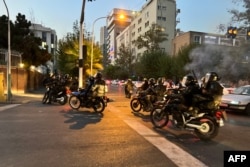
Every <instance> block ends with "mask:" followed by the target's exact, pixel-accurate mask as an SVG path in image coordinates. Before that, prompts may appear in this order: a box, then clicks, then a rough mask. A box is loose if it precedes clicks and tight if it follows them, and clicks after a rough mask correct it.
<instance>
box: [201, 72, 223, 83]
mask: <svg viewBox="0 0 250 167" xmlns="http://www.w3.org/2000/svg"><path fill="white" fill-rule="evenodd" d="M219 80H220V77H219V76H218V74H217V73H216V72H208V73H206V75H205V83H208V82H209V81H219Z"/></svg>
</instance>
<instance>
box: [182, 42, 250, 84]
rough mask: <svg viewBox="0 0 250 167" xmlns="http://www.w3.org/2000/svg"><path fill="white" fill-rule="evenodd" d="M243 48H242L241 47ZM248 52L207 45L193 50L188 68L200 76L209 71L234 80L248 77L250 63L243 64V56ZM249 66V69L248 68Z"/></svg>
mask: <svg viewBox="0 0 250 167" xmlns="http://www.w3.org/2000/svg"><path fill="white" fill-rule="evenodd" d="M240 50H242V49H240ZM244 55H246V53H244V52H243V53H241V52H239V50H238V48H237V49H236V47H228V46H220V45H205V46H200V47H197V48H195V49H193V50H192V52H191V53H190V55H189V58H190V60H191V63H190V64H187V65H186V66H185V69H186V70H193V71H194V72H195V74H196V75H197V77H198V78H201V77H203V76H204V75H205V74H206V73H207V72H211V71H213V72H216V73H217V74H218V75H219V76H220V77H221V79H222V80H224V81H232V82H235V81H236V80H239V79H242V78H244V77H246V75H247V74H246V73H247V71H249V68H248V65H244V64H242V60H243V59H242V58H243V57H244ZM247 68H248V69H247Z"/></svg>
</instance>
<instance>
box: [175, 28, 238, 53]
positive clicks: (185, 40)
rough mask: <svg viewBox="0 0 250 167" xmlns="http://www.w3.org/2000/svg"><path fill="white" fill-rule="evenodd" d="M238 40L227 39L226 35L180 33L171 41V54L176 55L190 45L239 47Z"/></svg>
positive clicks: (195, 32)
mask: <svg viewBox="0 0 250 167" xmlns="http://www.w3.org/2000/svg"><path fill="white" fill-rule="evenodd" d="M240 43H241V39H240V38H236V39H232V38H227V36H226V35H221V34H212V33H205V32H197V31H188V32H180V33H178V34H177V35H176V37H175V38H174V39H173V41H172V54H171V55H173V56H175V55H177V54H178V52H179V51H180V50H181V49H182V48H183V47H186V46H189V45H191V44H213V45H223V46H239V45H240Z"/></svg>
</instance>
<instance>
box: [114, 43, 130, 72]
mask: <svg viewBox="0 0 250 167" xmlns="http://www.w3.org/2000/svg"><path fill="white" fill-rule="evenodd" d="M133 61H134V56H133V54H132V51H131V49H130V48H129V47H125V45H124V44H122V45H121V46H120V48H119V51H118V57H117V59H116V61H115V64H116V65H117V66H119V67H121V68H122V69H123V71H124V72H126V73H127V75H128V76H130V75H132V73H133Z"/></svg>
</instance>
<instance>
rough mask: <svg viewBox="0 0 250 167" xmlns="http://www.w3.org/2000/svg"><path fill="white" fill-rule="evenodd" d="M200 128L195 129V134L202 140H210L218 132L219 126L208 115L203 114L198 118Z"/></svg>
mask: <svg viewBox="0 0 250 167" xmlns="http://www.w3.org/2000/svg"><path fill="white" fill-rule="evenodd" d="M199 122H200V126H201V128H200V129H195V131H194V132H195V134H196V135H197V136H198V137H199V138H200V139H201V140H204V141H207V140H211V139H212V138H214V137H216V136H217V135H218V132H219V126H218V125H217V123H216V120H215V119H213V118H212V117H210V116H204V117H201V118H199Z"/></svg>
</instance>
